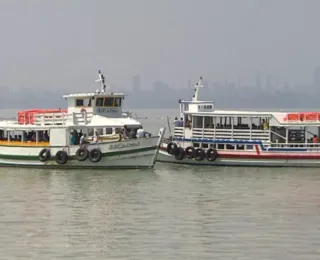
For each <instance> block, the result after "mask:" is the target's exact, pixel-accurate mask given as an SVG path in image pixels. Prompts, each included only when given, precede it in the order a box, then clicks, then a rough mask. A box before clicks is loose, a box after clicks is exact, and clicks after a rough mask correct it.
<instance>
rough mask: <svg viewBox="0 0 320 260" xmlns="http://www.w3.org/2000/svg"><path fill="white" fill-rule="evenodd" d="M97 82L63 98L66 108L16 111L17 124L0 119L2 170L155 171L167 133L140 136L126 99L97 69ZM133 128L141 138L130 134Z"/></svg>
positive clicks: (0, 159)
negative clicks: (97, 86)
mask: <svg viewBox="0 0 320 260" xmlns="http://www.w3.org/2000/svg"><path fill="white" fill-rule="evenodd" d="M97 81H100V83H101V90H97V91H96V92H94V93H78V94H70V95H65V96H63V97H64V98H65V99H66V100H67V102H68V109H67V110H61V109H55V110H43V109H42V110H40V109H39V110H28V111H20V112H19V113H18V120H17V121H5V120H3V121H0V166H18V167H41V168H73V169H74V168H79V169H88V168H89V169H114V168H121V169H124V168H150V167H153V166H154V164H155V159H156V156H157V153H158V151H159V147H160V144H161V140H162V138H163V135H164V131H165V129H164V128H161V129H160V131H159V133H158V134H155V135H152V134H148V133H146V132H144V130H143V129H142V125H141V123H140V122H139V121H137V120H135V119H133V118H132V117H131V116H130V114H128V113H124V112H122V107H123V103H124V96H125V95H124V94H123V93H111V92H109V91H108V90H107V88H106V84H105V79H104V76H103V75H102V73H101V72H100V71H99V79H98V80H97ZM124 128H125V130H124ZM137 129H142V130H140V131H139V132H140V133H142V136H140V137H138V138H135V136H134V135H133V134H128V133H129V131H132V132H133V133H134V132H135V131H136V130H137ZM121 131H125V132H126V133H125V134H124V136H123V135H122V134H121ZM128 135H129V138H122V137H128Z"/></svg>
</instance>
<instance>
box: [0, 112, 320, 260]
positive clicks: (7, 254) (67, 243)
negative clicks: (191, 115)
mask: <svg viewBox="0 0 320 260" xmlns="http://www.w3.org/2000/svg"><path fill="white" fill-rule="evenodd" d="M142 112H143V111H142ZM142 112H141V111H140V113H137V114H138V116H148V118H149V119H148V120H142V121H143V122H144V123H145V124H146V126H147V127H146V129H152V131H154V132H157V131H158V128H159V127H160V126H162V125H165V122H166V119H165V116H166V115H167V114H166V113H164V114H163V115H162V116H163V118H162V119H161V112H159V111H152V110H149V111H145V114H146V115H143V113H142ZM173 116H174V114H173ZM319 187H320V171H319V170H317V169H315V170H312V169H299V168H297V169H268V168H264V169H262V168H225V167H223V168H220V167H190V166H188V167H186V166H176V165H168V164H160V163H159V164H157V165H156V167H155V169H154V170H144V171H70V170H69V171H60V170H32V169H29V170H26V169H14V168H8V169H6V168H1V171H0V259H6V260H9V259H41V260H43V259H86V260H88V259H142V260H144V259H146V260H147V259H148V260H149V259H210V260H211V259H250V260H251V259H252V260H256V259H259V260H260V259H261V260H263V259H279V260H280V259H281V260H287V259H288V260H289V259H290V260H293V259H299V260H301V259H317V260H318V259H319V257H320V189H319Z"/></svg>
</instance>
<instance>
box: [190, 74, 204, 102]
mask: <svg viewBox="0 0 320 260" xmlns="http://www.w3.org/2000/svg"><path fill="white" fill-rule="evenodd" d="M202 87H203V85H202V77H200V79H199V81H198V82H197V83H196V85H195V86H194V94H193V97H192V101H198V94H199V88H202Z"/></svg>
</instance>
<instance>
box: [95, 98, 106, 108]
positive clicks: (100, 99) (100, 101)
mask: <svg viewBox="0 0 320 260" xmlns="http://www.w3.org/2000/svg"><path fill="white" fill-rule="evenodd" d="M103 100H104V98H97V99H96V106H97V107H102V106H103Z"/></svg>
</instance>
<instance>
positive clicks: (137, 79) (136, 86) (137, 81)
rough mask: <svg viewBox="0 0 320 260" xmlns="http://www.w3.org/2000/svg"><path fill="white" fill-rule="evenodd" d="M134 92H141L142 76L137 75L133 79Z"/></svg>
mask: <svg viewBox="0 0 320 260" xmlns="http://www.w3.org/2000/svg"><path fill="white" fill-rule="evenodd" d="M132 90H133V92H139V91H140V90H141V82H140V75H135V76H134V77H133V87H132Z"/></svg>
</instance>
